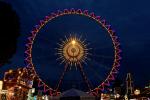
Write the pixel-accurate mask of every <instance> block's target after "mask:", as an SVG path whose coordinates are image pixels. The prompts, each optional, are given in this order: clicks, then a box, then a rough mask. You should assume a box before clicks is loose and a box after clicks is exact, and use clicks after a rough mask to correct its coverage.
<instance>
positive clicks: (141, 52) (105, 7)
mask: <svg viewBox="0 0 150 100" xmlns="http://www.w3.org/2000/svg"><path fill="white" fill-rule="evenodd" d="M5 2H7V3H9V4H11V5H12V7H13V9H14V10H15V11H16V13H17V14H18V16H19V18H20V24H21V36H20V38H19V40H18V48H17V53H16V54H15V55H14V56H13V58H12V59H11V63H10V64H7V65H5V66H2V67H1V68H0V70H1V72H2V74H3V73H4V72H5V71H6V70H8V69H16V68H19V67H24V66H25V64H24V50H25V43H26V39H27V37H28V36H29V34H30V31H31V30H32V28H33V27H34V25H36V24H37V23H38V22H39V20H41V19H43V18H44V17H45V16H46V15H49V14H50V13H51V12H55V11H57V10H63V9H65V8H67V9H70V8H75V9H83V10H84V9H87V10H89V11H90V12H95V14H96V15H99V16H102V18H104V19H106V20H107V22H109V23H110V24H111V25H112V27H113V29H115V31H116V33H117V36H118V37H119V39H120V43H121V49H122V62H121V67H120V71H119V74H118V77H120V78H121V79H125V77H126V73H127V72H131V73H132V76H133V78H134V84H135V85H136V86H145V85H146V84H148V82H149V81H150V74H149V71H150V67H149V65H150V52H149V51H150V34H149V33H150V32H149V23H150V11H149V9H150V6H149V4H150V1H149V0H142V1H141V0H115V1H113V0H20V1H19V0H7V1H6V0H5ZM73 17H76V16H73ZM71 18H72V17H70V18H62V19H61V18H60V19H56V21H54V22H51V23H50V24H48V25H47V26H46V27H44V28H43V29H42V30H41V31H40V33H45V34H43V35H42V34H40V33H39V36H38V37H39V38H40V37H43V38H44V39H45V37H47V36H48V37H49V38H50V40H52V39H54V38H55V39H54V40H53V41H49V42H50V43H51V44H52V45H55V44H56V42H59V41H56V40H57V39H58V38H59V37H62V38H64V37H63V35H62V34H64V33H67V34H70V33H71V32H72V33H75V34H80V33H81V34H82V33H87V34H90V32H91V33H93V35H92V36H93V38H95V37H97V36H96V33H103V32H101V30H100V29H101V28H100V29H98V28H97V24H94V22H92V21H91V20H89V19H86V18H83V17H81V20H82V24H81V25H79V26H82V27H78V24H79V22H80V21H79V19H80V18H78V17H76V18H74V19H73V20H72V21H71ZM67 20H69V21H67ZM60 21H62V22H60ZM59 23H61V24H62V25H64V26H63V27H62V26H61V25H60V24H59ZM87 24H89V25H87ZM59 25H60V26H59ZM70 25H73V27H70ZM84 25H85V26H84ZM86 25H87V26H86ZM47 27H48V28H47ZM58 28H59V30H57V29H58ZM46 29H48V30H46ZM67 29H68V30H67ZM91 29H92V30H91ZM80 30H81V31H80ZM93 30H94V31H93ZM61 32H62V34H61ZM48 33H49V34H48ZM54 33H57V34H58V35H57V36H55V34H54ZM40 35H41V36H40ZM83 35H84V34H83ZM94 35H95V37H94ZM38 37H37V42H36V43H37V44H35V48H34V49H33V51H35V55H36V54H39V51H40V50H38V49H37V50H36V47H37V46H39V45H40V47H41V48H42V47H43V48H45V49H48V44H47V45H46V44H45V43H44V42H43V41H46V40H40V39H39V38H38ZM85 37H86V38H88V39H87V40H89V42H90V41H92V39H93V38H90V37H89V35H85ZM99 37H100V38H101V39H100V41H97V44H96V45H100V47H101V46H105V45H104V44H105V43H106V44H107V43H108V44H109V43H110V44H109V45H111V42H110V41H109V38H106V40H103V39H105V38H102V37H105V35H103V36H100V35H99ZM38 39H39V41H38ZM83 39H84V38H83ZM107 40H108V41H107ZM101 41H103V42H104V43H102V42H101ZM98 43H101V44H98ZM44 44H45V45H46V46H44ZM36 45H37V46H36ZM91 46H93V48H95V47H97V46H95V45H91ZM54 47H55V46H54ZM108 49H109V48H106V49H104V51H108V52H109V50H110V51H111V49H109V50H108ZM47 53H48V51H47ZM47 53H46V54H47ZM49 53H52V52H49ZM97 53H98V54H99V53H101V52H97ZM109 53H110V52H109ZM33 54H34V53H33ZM37 56H38V55H37ZM51 57H52V56H51ZM35 58H36V57H35ZM54 58H55V57H54ZM50 59H51V60H52V58H50ZM97 59H98V60H99V58H97ZM109 60H110V59H109ZM109 60H108V61H109ZM35 63H36V64H37V63H39V64H37V68H39V69H37V70H41V72H40V71H39V72H38V73H39V74H40V75H41V77H45V76H47V74H48V73H49V72H53V71H52V68H51V69H49V71H48V67H45V68H41V69H40V67H38V66H40V64H42V61H41V62H36V61H35ZM53 63H54V61H53ZM109 63H110V62H109ZM44 64H48V63H44ZM54 65H55V64H54ZM45 66H46V65H45ZM98 68H99V67H98ZM99 70H101V69H99ZM42 71H43V72H42ZM44 71H45V73H44ZM103 73H104V71H103ZM42 75H43V76H42ZM102 76H103V75H102ZM1 78H2V75H1ZM53 78H56V77H53ZM45 81H47V80H46V79H45Z"/></svg>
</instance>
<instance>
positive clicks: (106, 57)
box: [92, 54, 114, 59]
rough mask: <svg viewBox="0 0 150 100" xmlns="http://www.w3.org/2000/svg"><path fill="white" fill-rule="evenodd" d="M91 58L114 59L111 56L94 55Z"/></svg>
mask: <svg viewBox="0 0 150 100" xmlns="http://www.w3.org/2000/svg"><path fill="white" fill-rule="evenodd" d="M92 56H93V57H99V58H105V59H114V57H112V56H105V55H96V54H94V55H92Z"/></svg>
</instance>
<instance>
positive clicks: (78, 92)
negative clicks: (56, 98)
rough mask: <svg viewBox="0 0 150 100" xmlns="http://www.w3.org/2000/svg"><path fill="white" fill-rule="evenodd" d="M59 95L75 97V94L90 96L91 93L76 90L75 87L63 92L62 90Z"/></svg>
mask: <svg viewBox="0 0 150 100" xmlns="http://www.w3.org/2000/svg"><path fill="white" fill-rule="evenodd" d="M60 96H61V97H76V96H79V97H81V96H82V97H92V96H91V95H89V94H87V93H85V92H83V91H80V90H77V89H74V88H73V89H70V90H67V91H65V92H63V93H62V94H61V95H60Z"/></svg>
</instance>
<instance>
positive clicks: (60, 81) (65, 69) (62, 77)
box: [56, 64, 68, 91]
mask: <svg viewBox="0 0 150 100" xmlns="http://www.w3.org/2000/svg"><path fill="white" fill-rule="evenodd" d="M67 68H68V64H66V65H65V68H64V71H63V72H62V75H61V76H60V79H59V82H58V84H57V86H56V91H58V89H59V87H60V85H61V83H62V81H63V79H64V76H65V73H66V71H67Z"/></svg>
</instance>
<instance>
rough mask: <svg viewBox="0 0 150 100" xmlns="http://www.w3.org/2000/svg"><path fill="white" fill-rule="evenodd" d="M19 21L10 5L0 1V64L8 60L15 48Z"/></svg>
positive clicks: (18, 33)
mask: <svg viewBox="0 0 150 100" xmlns="http://www.w3.org/2000/svg"><path fill="white" fill-rule="evenodd" d="M19 35H20V23H19V18H18V16H17V14H16V12H15V11H14V10H13V9H12V7H11V5H9V4H7V3H4V2H2V1H0V65H1V66H2V65H4V64H6V63H8V62H9V59H10V58H11V57H12V56H13V54H15V52H16V48H17V38H18V37H19Z"/></svg>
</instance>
